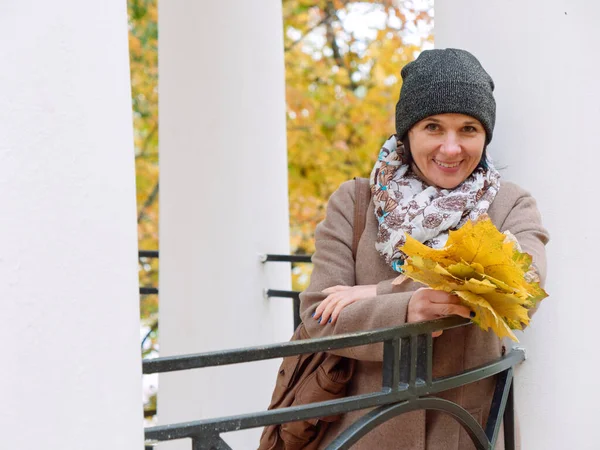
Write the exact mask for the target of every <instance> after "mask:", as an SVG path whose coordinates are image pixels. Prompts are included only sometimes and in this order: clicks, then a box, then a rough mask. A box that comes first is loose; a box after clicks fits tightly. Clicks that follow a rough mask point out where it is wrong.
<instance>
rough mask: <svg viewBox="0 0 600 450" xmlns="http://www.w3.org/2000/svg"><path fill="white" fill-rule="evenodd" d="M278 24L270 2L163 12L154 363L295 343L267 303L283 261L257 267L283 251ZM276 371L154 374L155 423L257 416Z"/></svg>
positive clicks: (238, 437)
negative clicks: (156, 394)
mask: <svg viewBox="0 0 600 450" xmlns="http://www.w3.org/2000/svg"><path fill="white" fill-rule="evenodd" d="M282 28H283V24H282V11H281V2H279V1H276V0H269V1H263V2H248V1H245V0H237V1H228V2H197V1H191V0H189V1H183V0H180V1H169V2H161V3H159V36H160V46H159V72H160V81H159V94H160V107H159V108H160V110H159V114H160V155H161V156H160V158H161V159H160V167H161V173H160V184H161V198H160V204H161V210H160V251H161V257H160V282H159V285H160V352H161V356H167V355H175V354H183V353H192V352H203V351H209V350H222V349H229V348H234V347H244V346H251V345H258V344H262V343H272V342H279V341H284V340H287V339H289V338H290V336H291V334H292V331H293V324H292V308H291V300H290V299H270V300H267V299H265V298H264V297H263V289H265V288H273V289H289V288H290V268H289V265H288V264H282V263H267V264H266V265H263V264H261V263H260V262H259V258H258V255H259V254H260V253H278V252H280V253H288V252H289V225H288V200H287V156H286V155H287V150H286V128H285V97H284V96H285V92H284V91H285V90H284V61H283V36H282ZM277 364H278V361H269V362H263V363H252V364H245V365H241V366H239V365H238V366H226V367H222V368H218V369H202V370H198V371H192V372H183V373H169V374H164V375H161V376H160V377H159V399H158V419H159V423H160V424H167V423H173V422H180V421H188V420H198V419H202V418H208V417H215V416H221V415H230V414H239V413H242V412H251V411H259V410H264V409H266V407H267V405H268V403H269V400H270V395H271V390H272V388H273V383H274V380H275V376H276V373H277ZM259 432H260V430H254V431H250V432H240V433H234V434H232V435H230V436H226V440H227V441H228V442H229V443H230V445H232V446H233V448H236V449H244V448H248V449H250V448H256V446H257V442H258V436H259ZM161 448H178V449H189V448H190V444H189V443H188V442H180V443H178V444H174V445H170V444H165V445H163V446H162V447H161Z"/></svg>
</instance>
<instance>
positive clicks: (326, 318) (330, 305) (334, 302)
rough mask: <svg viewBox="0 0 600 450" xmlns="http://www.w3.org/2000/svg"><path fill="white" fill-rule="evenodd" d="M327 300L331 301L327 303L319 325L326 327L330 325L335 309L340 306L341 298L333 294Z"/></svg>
mask: <svg viewBox="0 0 600 450" xmlns="http://www.w3.org/2000/svg"><path fill="white" fill-rule="evenodd" d="M327 299H329V301H328V302H327V306H325V309H324V310H323V313H322V314H321V317H320V318H319V323H320V324H321V325H325V324H326V323H328V321H329V319H330V318H331V314H332V313H333V310H334V309H335V307H336V305H337V304H339V302H340V300H341V297H339V296H337V295H335V294H331V295H330V296H329V297H327ZM327 299H326V300H327ZM323 301H325V300H323Z"/></svg>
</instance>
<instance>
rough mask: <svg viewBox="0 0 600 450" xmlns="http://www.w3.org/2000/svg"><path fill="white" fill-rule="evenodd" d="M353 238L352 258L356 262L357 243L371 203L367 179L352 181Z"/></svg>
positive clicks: (363, 228)
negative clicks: (353, 192)
mask: <svg viewBox="0 0 600 450" xmlns="http://www.w3.org/2000/svg"><path fill="white" fill-rule="evenodd" d="M354 190H355V194H354V226H353V228H354V236H352V256H353V257H354V260H356V251H357V250H358V241H360V237H361V236H362V234H363V231H364V230H365V223H366V221H367V208H368V206H369V203H370V202H371V186H370V185H369V180H368V179H367V178H355V179H354Z"/></svg>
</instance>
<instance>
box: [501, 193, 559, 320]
mask: <svg viewBox="0 0 600 450" xmlns="http://www.w3.org/2000/svg"><path fill="white" fill-rule="evenodd" d="M513 199H514V200H513V201H514V206H513V207H512V208H511V209H510V211H509V213H508V215H507V216H506V219H505V220H504V222H503V223H502V225H501V227H500V231H502V232H504V231H510V232H511V233H512V234H513V235H514V236H515V237H516V238H517V241H518V242H519V245H520V246H521V249H522V250H523V252H525V253H529V254H530V255H531V257H532V259H533V265H534V267H535V269H536V271H537V273H538V275H539V277H540V286H542V287H544V285H545V283H546V275H547V264H546V244H547V243H548V241H549V240H550V235H549V233H548V231H547V230H546V229H545V228H544V226H543V225H542V216H541V214H540V212H539V210H538V207H537V203H536V201H535V199H534V198H533V197H532V196H531V195H530V194H529V193H528V192H526V191H524V190H522V189H520V188H518V191H517V192H516V194H515V196H514V197H513ZM539 305H540V304H539V303H538V304H537V305H536V307H535V308H533V309H531V310H530V311H529V316H530V317H531V316H532V315H533V314H534V313H535V312H536V311H537V308H538V307H539Z"/></svg>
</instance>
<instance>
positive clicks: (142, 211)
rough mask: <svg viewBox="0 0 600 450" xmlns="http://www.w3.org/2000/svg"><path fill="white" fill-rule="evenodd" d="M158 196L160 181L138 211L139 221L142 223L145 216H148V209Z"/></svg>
mask: <svg viewBox="0 0 600 450" xmlns="http://www.w3.org/2000/svg"><path fill="white" fill-rule="evenodd" d="M157 196H158V181H157V182H156V184H155V185H154V188H152V192H150V195H149V196H148V198H147V199H146V201H145V202H144V204H143V205H142V207H141V208H140V212H139V213H138V218H137V221H138V223H140V222H141V221H142V219H143V218H144V217H146V210H147V209H148V208H150V207H151V206H152V204H153V203H154V202H155V201H156V197H157Z"/></svg>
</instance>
